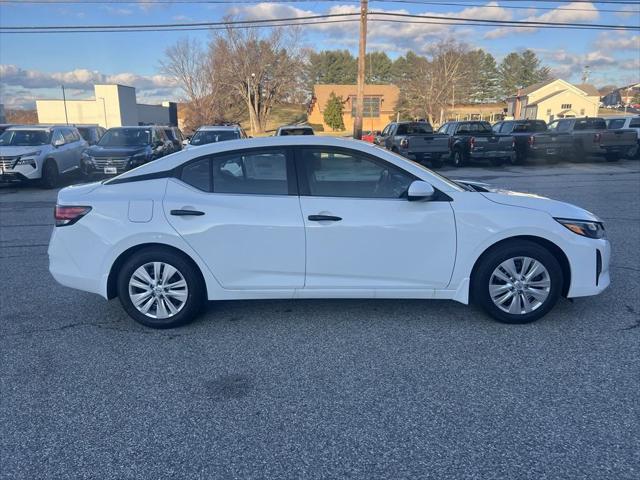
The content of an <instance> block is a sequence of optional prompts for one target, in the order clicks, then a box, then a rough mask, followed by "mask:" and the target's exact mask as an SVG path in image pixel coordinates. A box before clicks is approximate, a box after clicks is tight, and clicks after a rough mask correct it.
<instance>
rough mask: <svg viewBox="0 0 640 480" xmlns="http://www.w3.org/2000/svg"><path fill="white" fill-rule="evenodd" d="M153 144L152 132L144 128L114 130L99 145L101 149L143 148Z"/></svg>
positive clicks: (103, 137)
mask: <svg viewBox="0 0 640 480" xmlns="http://www.w3.org/2000/svg"><path fill="white" fill-rule="evenodd" d="M150 143H151V130H147V129H142V128H112V129H111V130H107V133H105V134H104V135H103V136H102V138H101V139H100V141H99V142H98V145H100V146H101V147H142V146H144V145H149V144H150Z"/></svg>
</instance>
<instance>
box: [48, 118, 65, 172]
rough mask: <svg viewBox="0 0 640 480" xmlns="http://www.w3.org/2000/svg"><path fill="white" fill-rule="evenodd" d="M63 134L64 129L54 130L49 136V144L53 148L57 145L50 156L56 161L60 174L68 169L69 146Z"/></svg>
mask: <svg viewBox="0 0 640 480" xmlns="http://www.w3.org/2000/svg"><path fill="white" fill-rule="evenodd" d="M64 133H65V132H64V129H62V128H56V129H54V130H53V133H52V135H51V143H52V144H53V145H54V146H55V145H57V146H56V147H55V150H54V151H53V152H52V156H53V157H54V159H55V161H56V165H57V167H58V171H59V172H60V173H62V172H65V171H67V170H68V169H69V145H68V143H67V138H66V136H65V134H64Z"/></svg>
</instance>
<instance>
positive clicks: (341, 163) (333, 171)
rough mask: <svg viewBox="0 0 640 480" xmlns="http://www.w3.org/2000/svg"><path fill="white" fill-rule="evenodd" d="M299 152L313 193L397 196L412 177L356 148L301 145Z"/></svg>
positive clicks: (375, 196) (402, 194)
mask: <svg viewBox="0 0 640 480" xmlns="http://www.w3.org/2000/svg"><path fill="white" fill-rule="evenodd" d="M301 152H302V155H301V158H302V163H303V168H304V172H305V173H304V175H305V177H306V180H307V184H308V187H309V193H310V194H311V195H313V196H319V197H355V198H401V197H403V196H405V195H406V193H407V190H408V188H409V185H410V184H411V182H412V181H413V180H414V178H413V176H412V175H411V174H410V173H408V172H405V171H403V170H401V169H399V168H397V167H396V166H394V165H392V164H389V163H387V162H384V161H383V160H376V159H373V158H371V157H369V156H366V155H364V154H361V153H360V152H356V151H347V150H332V149H323V148H308V149H306V148H305V149H302V150H301Z"/></svg>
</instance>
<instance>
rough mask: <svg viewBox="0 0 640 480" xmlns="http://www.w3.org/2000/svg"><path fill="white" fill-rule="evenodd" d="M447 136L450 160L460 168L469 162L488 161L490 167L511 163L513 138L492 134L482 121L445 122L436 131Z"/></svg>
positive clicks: (489, 125)
mask: <svg viewBox="0 0 640 480" xmlns="http://www.w3.org/2000/svg"><path fill="white" fill-rule="evenodd" d="M438 132H440V133H445V134H447V135H448V136H449V148H450V150H451V154H450V160H451V161H452V162H453V165H454V166H456V167H462V166H463V165H464V164H465V163H468V162H469V161H470V160H474V161H475V160H489V162H491V164H492V165H496V166H497V165H502V163H503V162H505V161H507V162H512V158H513V156H514V155H515V152H514V151H513V137H512V136H511V135H503V134H501V133H494V132H493V130H491V124H490V123H489V122H483V121H466V122H447V123H445V124H444V125H442V126H441V127H440V129H439V130H438Z"/></svg>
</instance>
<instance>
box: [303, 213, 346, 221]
mask: <svg viewBox="0 0 640 480" xmlns="http://www.w3.org/2000/svg"><path fill="white" fill-rule="evenodd" d="M307 218H308V219H309V220H311V221H312V222H339V221H340V220H342V217H335V216H333V215H309V216H308V217H307Z"/></svg>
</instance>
